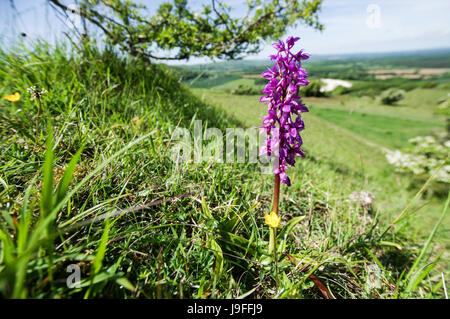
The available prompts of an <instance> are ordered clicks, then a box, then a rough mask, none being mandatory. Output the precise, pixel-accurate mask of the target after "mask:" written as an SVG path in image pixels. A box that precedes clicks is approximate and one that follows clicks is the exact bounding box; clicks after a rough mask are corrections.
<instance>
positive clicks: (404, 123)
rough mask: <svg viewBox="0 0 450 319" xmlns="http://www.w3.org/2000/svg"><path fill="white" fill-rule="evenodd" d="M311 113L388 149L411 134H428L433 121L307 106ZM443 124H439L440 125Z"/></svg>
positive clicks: (400, 145)
mask: <svg viewBox="0 0 450 319" xmlns="http://www.w3.org/2000/svg"><path fill="white" fill-rule="evenodd" d="M311 113H312V114H314V115H315V116H318V117H320V118H322V119H324V120H326V121H328V122H331V123H333V124H336V125H338V126H340V127H343V128H346V129H348V130H350V131H352V132H354V133H356V134H358V135H360V136H362V137H364V138H367V139H369V140H371V141H373V142H375V143H377V144H379V145H382V146H384V147H387V148H390V149H402V148H404V147H405V146H407V144H408V140H409V139H410V138H413V137H415V136H423V135H428V134H429V133H430V132H431V131H433V130H434V129H436V128H437V127H436V125H435V124H434V123H430V122H425V121H420V120H411V119H404V118H399V117H392V116H384V115H375V114H370V115H368V114H366V113H364V112H359V111H354V112H351V111H344V110H336V109H327V108H314V106H312V107H311ZM442 126H443V125H442Z"/></svg>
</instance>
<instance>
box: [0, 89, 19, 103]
mask: <svg viewBox="0 0 450 319" xmlns="http://www.w3.org/2000/svg"><path fill="white" fill-rule="evenodd" d="M3 98H4V99H5V100H8V101H10V102H14V103H17V102H19V100H20V93H19V92H16V93H14V94H11V95H7V96H4V97H3Z"/></svg>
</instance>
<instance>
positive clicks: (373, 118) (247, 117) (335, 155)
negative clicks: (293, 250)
mask: <svg viewBox="0 0 450 319" xmlns="http://www.w3.org/2000/svg"><path fill="white" fill-rule="evenodd" d="M194 91H195V92H196V93H197V95H198V96H199V97H200V98H202V99H203V100H204V101H209V102H211V103H212V102H214V103H215V104H217V105H219V106H221V107H222V108H223V109H224V110H227V111H228V112H229V113H230V114H233V115H234V116H236V117H237V118H239V119H240V120H242V121H243V122H244V123H246V125H248V126H250V127H256V126H259V125H261V119H262V118H263V117H264V115H265V113H266V112H267V110H266V107H265V106H264V105H263V104H262V103H259V102H258V97H256V96H242V95H232V94H229V93H227V92H224V91H220V90H204V89H195V90H194ZM444 93H445V92H444V91H442V90H437V91H436V90H422V89H419V90H414V91H412V92H409V93H408V95H407V98H406V99H405V102H402V104H401V105H400V106H398V107H394V108H393V107H389V106H383V105H379V103H377V102H376V101H374V100H373V99H371V98H368V97H362V98H356V97H332V98H306V99H305V101H306V102H305V103H306V104H307V105H308V106H309V107H310V112H309V113H306V114H305V115H304V117H305V123H306V130H305V131H304V143H305V144H304V146H305V149H306V150H307V154H308V156H307V158H306V162H307V164H305V166H306V167H310V166H312V167H315V166H316V165H317V164H315V163H314V162H315V161H319V163H320V164H319V165H318V166H320V169H321V170H322V173H325V172H326V173H325V174H329V175H331V176H334V178H331V179H330V180H333V181H334V183H336V184H335V185H339V188H340V189H342V190H345V191H346V192H347V195H348V194H350V193H351V192H352V191H358V190H370V191H371V192H373V193H374V194H375V196H376V198H377V199H376V201H375V203H376V205H377V207H378V208H380V211H382V212H383V219H385V220H384V222H386V219H387V220H388V219H389V218H392V217H393V216H395V214H396V213H397V212H399V211H401V210H402V208H403V207H405V206H406V205H407V203H408V201H409V200H411V198H412V197H413V196H414V195H415V192H417V191H418V188H417V187H411V185H410V177H409V176H402V175H399V174H396V173H395V172H394V171H393V169H392V167H391V166H390V165H389V164H388V163H387V161H386V159H385V152H384V150H385V149H391V150H392V149H397V148H399V149H404V148H405V147H407V144H408V139H410V138H412V137H415V136H418V135H427V134H429V133H430V132H432V131H434V130H444V129H445V119H444V118H443V117H440V116H437V115H436V114H433V111H434V107H433V104H434V101H435V100H436V99H437V98H438V97H439V96H442V94H444ZM429 100H430V101H433V103H432V102H429V103H424V101H429ZM311 158H312V160H310V159H311ZM301 162H305V160H302V161H301ZM311 162H312V163H311ZM291 171H293V174H294V175H295V174H296V169H291ZM336 179H338V180H340V181H339V182H337V181H336ZM343 185H347V186H348V187H347V188H345V187H344V188H343V187H342V186H343ZM420 186H421V185H419V188H420ZM335 191H337V190H335ZM342 195H343V196H346V195H344V194H342ZM423 203H427V204H426V206H425V207H424V208H423V209H422V210H420V211H419V212H418V213H417V215H416V216H415V217H414V218H413V219H411V221H410V224H411V226H412V227H413V229H414V231H416V232H418V234H419V235H420V234H421V236H426V235H427V234H428V232H429V231H431V229H432V228H433V225H434V224H435V222H436V221H437V220H438V219H439V216H440V212H441V206H442V198H436V197H434V196H428V197H424V198H423ZM419 220H420V222H418V221H419ZM449 221H450V220H449V217H448V216H447V219H446V222H447V224H445V223H444V224H443V227H442V228H441V231H440V232H439V237H440V243H441V244H443V245H445V246H446V247H447V249H448V248H449V245H450V242H449V237H448V231H449V229H448V226H444V225H448V222H449Z"/></svg>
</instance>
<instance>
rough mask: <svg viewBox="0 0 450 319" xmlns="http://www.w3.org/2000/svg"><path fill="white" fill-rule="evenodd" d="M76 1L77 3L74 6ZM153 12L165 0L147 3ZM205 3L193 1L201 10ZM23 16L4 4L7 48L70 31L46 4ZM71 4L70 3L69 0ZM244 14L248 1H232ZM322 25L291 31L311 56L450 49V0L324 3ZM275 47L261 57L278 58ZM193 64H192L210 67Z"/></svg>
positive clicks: (0, 16)
mask: <svg viewBox="0 0 450 319" xmlns="http://www.w3.org/2000/svg"><path fill="white" fill-rule="evenodd" d="M74 2H75V1H74ZM142 2H143V3H145V4H146V5H147V6H148V7H149V8H150V11H153V10H152V8H155V7H156V5H157V4H159V3H161V2H163V0H150V1H142ZM201 2H202V1H190V3H192V7H193V9H194V10H195V8H197V7H198V6H199V4H200V3H201ZM14 3H15V6H16V8H17V11H18V14H16V12H15V11H14V10H12V8H11V7H10V5H9V1H6V0H0V35H1V38H2V40H3V43H5V40H6V42H11V41H14V39H15V38H16V37H17V34H18V33H20V32H26V33H27V34H28V35H29V38H30V39H35V38H36V37H43V38H45V39H46V40H47V41H50V42H52V41H54V39H55V38H57V37H60V36H61V33H62V30H64V23H63V22H64V21H65V19H60V18H58V17H57V16H55V14H54V12H53V11H52V9H49V7H48V5H46V1H45V0H14ZM65 3H70V1H65ZM226 3H227V4H230V5H232V6H234V7H235V8H236V10H235V13H234V14H236V15H238V13H239V12H242V10H241V9H242V8H243V7H244V5H243V3H245V1H242V0H239V1H238V0H227V1H226ZM319 17H320V21H321V22H322V23H323V24H324V25H325V31H323V32H319V31H315V30H312V29H310V28H308V27H305V26H301V25H300V26H299V27H297V28H290V29H289V31H288V34H292V35H297V36H300V37H301V38H302V41H301V42H300V46H301V47H303V48H305V50H306V51H307V52H309V53H311V54H342V53H362V52H391V51H404V50H417V49H429V48H440V47H450V22H449V21H450V1H449V0H428V1H425V0H383V1H381V0H380V1H376V0H368V1H366V0H324V2H323V9H322V11H321V13H320V16H319ZM272 51H273V50H272V47H271V45H270V43H267V44H265V46H264V49H263V50H262V51H261V52H260V53H259V54H257V55H253V56H250V57H249V58H253V59H254V58H257V59H259V58H261V59H262V58H266V57H267V56H268V55H269V54H271V53H272ZM204 61H206V60H204V59H193V60H191V61H190V62H204Z"/></svg>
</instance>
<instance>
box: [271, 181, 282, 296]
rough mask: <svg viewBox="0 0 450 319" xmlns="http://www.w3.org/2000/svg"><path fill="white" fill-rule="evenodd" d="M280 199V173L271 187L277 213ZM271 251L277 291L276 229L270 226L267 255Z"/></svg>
mask: <svg viewBox="0 0 450 319" xmlns="http://www.w3.org/2000/svg"><path fill="white" fill-rule="evenodd" d="M279 201H280V175H279V174H275V184H274V189H273V207H272V211H274V212H275V213H276V214H277V215H278V204H279ZM272 253H273V259H274V262H275V282H276V288H277V292H278V257H277V229H276V228H274V227H271V228H270V237H269V255H270V254H272Z"/></svg>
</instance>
